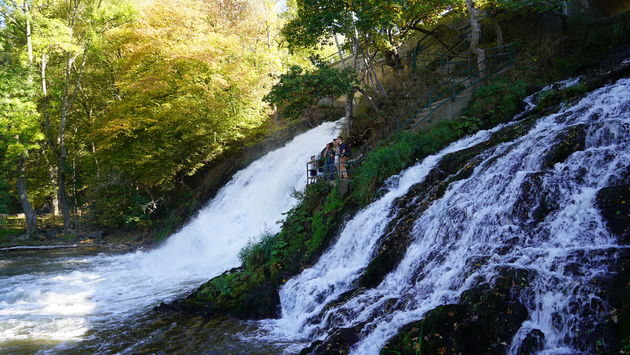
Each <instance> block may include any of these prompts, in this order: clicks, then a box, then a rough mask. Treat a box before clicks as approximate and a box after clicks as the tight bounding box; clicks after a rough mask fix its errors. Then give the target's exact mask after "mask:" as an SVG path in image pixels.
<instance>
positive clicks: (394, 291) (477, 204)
mask: <svg viewBox="0 0 630 355" xmlns="http://www.w3.org/2000/svg"><path fill="white" fill-rule="evenodd" d="M577 125H584V126H585V127H586V128H585V129H586V144H585V149H584V150H583V151H577V152H574V153H573V154H571V155H570V156H569V157H568V158H567V159H566V160H565V161H564V162H560V163H556V164H555V165H554V166H553V167H551V168H545V167H543V159H544V157H545V156H546V155H547V153H548V152H549V151H550V150H551V148H552V147H553V146H554V145H555V144H556V143H557V140H558V136H559V135H560V134H562V132H565V131H566V130H567V129H569V128H572V127H576V126H577ZM455 145H457V143H456V144H455ZM462 147H463V146H462ZM480 158H482V161H481V162H480V163H479V164H477V166H476V168H475V169H474V172H473V173H472V175H471V176H470V177H468V178H466V179H463V180H460V181H457V182H454V183H452V184H451V185H450V186H449V188H448V189H447V191H446V192H445V194H444V196H443V197H441V198H440V199H438V200H436V201H434V202H433V203H432V205H431V206H430V207H429V208H428V209H427V210H426V211H425V212H424V213H422V214H421V215H420V217H419V218H418V219H417V220H416V222H415V224H414V228H413V231H412V241H411V244H410V246H409V248H408V249H407V251H406V254H405V256H404V258H403V259H402V260H401V262H400V264H399V265H398V267H397V268H396V269H395V270H394V271H392V272H391V273H390V274H388V275H387V276H386V277H385V279H384V280H383V281H382V283H381V284H380V285H378V286H377V287H375V288H373V289H368V290H365V291H363V292H359V293H358V294H356V295H354V296H352V297H350V298H349V299H347V300H344V301H343V302H340V304H329V307H328V308H325V307H324V306H325V304H326V303H328V302H330V301H331V300H334V299H335V298H336V296H338V295H339V294H341V293H342V292H343V291H345V290H348V289H350V287H351V285H350V283H351V282H352V280H353V279H356V278H357V273H358V272H360V268H361V267H363V266H365V265H367V262H368V261H367V259H368V258H369V257H370V256H371V255H372V254H373V253H374V250H373V249H374V245H375V242H373V241H366V240H350V241H348V240H347V238H345V237H344V235H346V236H350V237H353V238H354V239H357V238H365V239H367V238H373V239H374V238H378V237H380V234H382V231H383V227H382V225H383V224H386V223H387V222H388V221H389V220H390V219H391V216H390V214H391V213H396V211H395V210H392V208H393V207H392V204H391V203H383V202H382V201H383V199H381V200H379V201H377V202H375V203H374V204H373V205H371V206H369V207H368V208H366V210H364V211H363V212H361V213H359V214H358V215H357V217H356V218H359V219H364V220H363V221H362V222H361V221H360V220H359V221H355V220H352V221H350V222H349V223H348V224H347V226H346V229H345V230H344V232H343V234H342V236H341V237H340V239H339V241H338V242H337V243H336V244H335V245H333V246H332V247H331V249H330V250H328V251H327V252H326V253H325V254H324V255H323V256H322V258H321V260H320V262H319V263H318V264H317V265H316V266H315V267H313V268H311V269H308V270H306V271H304V272H303V273H302V274H301V275H299V276H297V277H296V278H294V279H292V280H290V281H289V282H287V284H286V285H285V286H284V287H283V289H282V291H281V297H282V305H283V313H282V315H283V318H282V319H280V320H278V321H275V322H274V321H265V325H266V326H267V327H271V328H272V329H271V330H269V331H270V332H271V334H272V339H277V334H283V335H284V336H286V337H290V338H291V337H292V338H294V339H302V341H304V342H311V341H313V340H316V339H323V338H325V337H326V336H327V335H328V334H330V331H331V330H332V329H335V328H347V327H352V326H357V325H359V326H360V327H361V340H360V341H359V342H358V343H357V344H355V345H354V346H353V347H352V349H351V350H352V352H353V353H356V354H376V353H378V352H379V351H380V349H381V347H382V346H383V345H384V344H385V342H386V341H387V339H389V338H390V337H392V336H393V335H395V334H396V332H397V331H398V329H400V328H401V327H402V326H404V325H405V324H408V323H409V322H412V321H416V320H419V319H421V318H422V316H423V315H424V314H425V313H426V312H427V311H429V310H431V309H433V308H435V307H436V306H438V305H443V304H448V303H456V302H457V300H458V298H459V296H460V295H461V294H462V292H463V291H465V290H467V289H470V288H471V287H473V286H475V285H476V284H478V283H479V282H480V280H485V281H486V282H491V280H492V279H493V278H494V277H496V275H497V272H498V271H497V270H498V269H499V268H502V267H513V268H521V269H526V270H529V271H530V272H531V275H532V281H531V283H530V287H529V288H527V291H526V292H523V293H522V294H521V295H520V298H521V302H522V303H523V304H524V305H525V306H526V307H527V308H528V310H529V316H530V318H529V319H528V320H527V321H525V322H524V323H523V325H522V327H521V329H520V330H519V331H518V333H517V334H516V336H515V337H514V340H513V342H512V344H511V348H510V352H511V353H516V352H517V350H518V348H519V345H520V343H521V342H522V340H523V338H524V336H525V335H526V334H527V333H528V332H529V331H530V330H531V329H538V330H540V331H542V333H543V334H544V335H545V338H544V341H545V343H544V350H543V352H544V353H548V354H559V353H575V352H580V351H584V349H580V346H581V345H580V344H579V338H580V336H581V334H582V333H581V332H580V331H579V329H588V326H587V324H588V323H590V322H598V321H601V319H600V318H597V316H595V317H594V318H593V317H591V318H588V319H586V318H585V317H584V316H582V315H581V314H582V313H581V312H575V307H576V306H577V307H578V308H579V307H582V305H588V304H592V302H600V303H603V302H604V301H603V300H601V299H599V297H598V296H597V294H596V293H595V292H593V291H594V290H596V289H597V286H596V285H595V284H594V282H593V280H594V279H595V278H596V277H598V276H601V275H605V274H607V273H609V267H610V265H611V264H612V263H614V261H615V260H614V259H615V257H616V256H615V255H616V254H615V253H614V252H613V253H606V254H605V255H601V253H602V252H603V251H606V250H613V251H614V250H618V249H619V248H623V246H619V245H617V244H616V240H615V238H614V237H613V236H612V235H611V234H610V232H609V231H608V230H607V228H606V226H605V223H604V222H603V220H602V217H601V215H600V213H599V211H598V209H597V208H596V207H595V205H594V204H595V195H596V192H597V191H598V190H599V189H601V188H602V187H605V186H608V185H611V184H615V183H619V182H620V181H621V180H622V179H623V177H622V174H623V173H624V171H625V170H626V169H627V167H628V166H630V80H629V79H622V80H620V81H618V82H617V83H616V84H614V85H611V86H607V87H604V88H601V89H599V90H596V91H594V92H593V93H591V94H589V95H588V96H587V97H585V98H584V99H582V100H581V101H580V102H579V103H577V104H576V105H574V106H572V107H569V108H564V109H562V110H561V111H560V112H558V113H556V114H552V115H549V116H546V117H543V118H541V119H539V120H538V122H537V123H536V125H535V126H534V127H533V128H532V129H530V131H529V132H528V133H527V134H526V135H524V136H522V137H520V138H517V139H515V140H514V141H512V142H507V143H503V144H499V145H498V146H496V147H494V148H492V149H489V150H488V151H487V152H485V153H484V155H483V156H481V157H480ZM424 164H428V165H432V164H434V163H433V162H431V161H430V160H428V161H427V162H423V163H421V164H420V165H418V166H417V167H414V168H411V169H409V170H408V171H407V172H405V173H404V174H403V175H402V176H403V177H404V176H405V175H408V174H411V173H412V172H413V171H414V169H421V168H420V167H421V166H423V165H424ZM415 177H416V178H417V179H418V180H417V181H419V180H421V179H422V177H423V174H422V173H420V174H418V173H416V174H415ZM407 184H408V183H407V182H405V183H404V184H401V186H402V187H403V188H406V187H407ZM525 185H529V186H534V188H535V189H537V190H536V191H534V192H532V191H529V192H527V191H525V188H524V186H525ZM389 193H390V194H392V193H395V194H398V195H401V193H400V192H396V191H395V190H393V191H390V192H389ZM402 193H404V191H403V192H402ZM525 194H530V195H531V196H529V197H528V198H530V199H533V201H535V203H534V204H533V205H528V206H523V204H524V202H523V198H524V195H525ZM386 196H387V195H386ZM541 196H546V198H547V199H549V200H550V201H552V203H553V205H554V207H553V208H551V211H550V212H549V213H548V214H547V215H546V216H545V217H544V219H543V220H542V221H532V220H531V218H524V217H523V214H522V213H521V212H520V211H522V210H523V209H524V208H525V209H527V208H535V207H536V206H537V205H536V204H539V203H541V201H540V199H541V198H543V197H541ZM384 198H385V197H384ZM372 208H375V209H376V208H379V209H381V211H379V213H373V214H372V215H370V217H371V219H369V225H368V226H369V228H366V223H367V222H366V221H365V217H366V214H369V213H370V212H369V211H370V210H371V209H372ZM356 218H355V219H356ZM376 219H377V220H376ZM364 229H365V231H364ZM372 233H373V234H378V235H376V236H374V235H370V234H372ZM350 239H352V238H350ZM506 246H507V247H508V248H507V251H505V250H506ZM358 247H360V248H362V249H360V250H357V248H358ZM436 256H439V257H436ZM479 257H487V261H486V262H485V264H483V265H481V266H479V267H478V268H477V269H471V267H470V265H469V262H468V261H469V260H471V258H474V259H476V260H479ZM340 258H347V259H351V260H345V261H343V262H340V260H339V259H340ZM576 263H577V265H579V272H575V270H573V269H574V267H575V264H576ZM337 275H340V276H337ZM318 278H323V280H322V279H318ZM384 309H387V311H385V312H384V311H383V310H384ZM320 310H323V316H322V317H317V318H312V317H311V315H313V314H316V313H317V312H319V311H320ZM274 327H275V328H274ZM273 334H275V336H273ZM302 334H306V335H307V337H308V338H306V339H305V338H304V337H301V335H302ZM585 351H588V349H586V350H585Z"/></svg>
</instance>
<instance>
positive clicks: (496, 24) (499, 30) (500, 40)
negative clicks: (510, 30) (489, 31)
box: [492, 18, 504, 47]
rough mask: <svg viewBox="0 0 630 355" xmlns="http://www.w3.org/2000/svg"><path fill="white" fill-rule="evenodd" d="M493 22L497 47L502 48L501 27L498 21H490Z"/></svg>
mask: <svg viewBox="0 0 630 355" xmlns="http://www.w3.org/2000/svg"><path fill="white" fill-rule="evenodd" d="M492 20H493V21H492V22H494V30H495V31H496V33H497V46H499V47H503V45H504V42H503V29H501V25H499V21H497V19H496V18H494V19H492Z"/></svg>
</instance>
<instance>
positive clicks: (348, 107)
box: [345, 91, 354, 137]
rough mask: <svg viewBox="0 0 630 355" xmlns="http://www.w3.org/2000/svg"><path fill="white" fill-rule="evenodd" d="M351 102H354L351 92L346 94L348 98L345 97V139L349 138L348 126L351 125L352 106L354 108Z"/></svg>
mask: <svg viewBox="0 0 630 355" xmlns="http://www.w3.org/2000/svg"><path fill="white" fill-rule="evenodd" d="M353 102H354V91H352V93H351V94H348V96H347V97H346V107H345V111H346V115H345V119H346V130H345V134H346V137H350V126H351V124H352V111H353V106H354V103H353Z"/></svg>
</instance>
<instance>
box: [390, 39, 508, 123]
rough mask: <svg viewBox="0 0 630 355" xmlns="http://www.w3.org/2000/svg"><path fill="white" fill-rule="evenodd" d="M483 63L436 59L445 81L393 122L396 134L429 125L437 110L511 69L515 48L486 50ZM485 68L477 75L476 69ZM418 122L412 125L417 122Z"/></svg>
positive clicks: (459, 58) (467, 59) (468, 58)
mask: <svg viewBox="0 0 630 355" xmlns="http://www.w3.org/2000/svg"><path fill="white" fill-rule="evenodd" d="M484 51H485V52H486V56H485V59H484V60H483V61H482V62H480V63H478V62H477V61H476V58H474V57H472V56H448V57H443V58H436V60H438V61H439V62H440V64H441V65H440V70H443V71H445V72H446V73H447V74H448V75H447V76H448V77H447V78H446V79H445V80H443V81H441V82H439V83H438V84H437V85H436V88H435V89H433V90H431V91H429V93H427V94H426V95H424V96H423V98H422V99H421V100H419V101H418V104H416V105H415V106H414V108H412V109H411V110H409V111H408V112H407V113H406V114H404V115H402V116H401V117H398V118H397V120H396V131H395V132H394V133H396V132H398V131H400V130H405V129H415V128H417V127H418V125H420V124H421V123H422V122H425V121H428V122H431V116H432V115H433V113H435V112H436V111H437V110H438V109H439V108H441V107H442V106H444V105H445V104H447V103H448V102H450V101H451V99H453V98H454V97H455V96H457V95H458V94H459V93H461V92H463V91H464V90H466V89H468V88H470V87H472V86H475V85H476V84H478V83H479V82H481V81H483V80H485V79H487V78H489V77H490V76H493V75H495V74H497V73H499V72H501V71H503V70H505V69H507V68H508V67H510V66H512V64H513V58H514V46H513V45H512V44H508V45H505V46H499V47H492V48H485V49H484ZM480 66H483V67H485V68H484V69H483V72H481V73H480V72H479V67H480ZM422 113H424V114H425V115H424V117H422V118H421V119H419V120H417V117H418V115H420V114H422ZM416 120H417V122H414V121H416Z"/></svg>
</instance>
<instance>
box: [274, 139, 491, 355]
mask: <svg viewBox="0 0 630 355" xmlns="http://www.w3.org/2000/svg"><path fill="white" fill-rule="evenodd" d="M499 128H500V127H497V128H496V129H493V130H492V131H481V132H478V133H477V134H475V135H474V136H471V137H468V138H465V139H462V140H460V141H458V142H456V143H454V144H451V145H449V146H448V147H446V148H444V149H443V150H442V151H440V152H439V153H437V154H435V155H431V156H429V157H427V158H426V159H424V160H423V162H422V163H420V164H417V165H415V166H413V167H411V168H408V169H406V170H405V171H403V172H401V173H400V174H399V175H395V176H393V177H391V178H389V179H388V180H387V181H386V182H385V189H387V192H386V193H385V194H384V195H383V196H382V197H381V198H379V199H378V200H377V201H376V202H374V203H372V204H370V205H369V206H368V207H367V208H365V209H363V210H361V211H360V212H358V213H357V215H356V216H355V217H354V218H353V219H352V220H350V221H349V222H348V223H347V224H346V226H345V227H344V229H343V231H342V232H341V234H340V236H339V239H338V240H337V242H336V244H335V247H334V248H332V249H331V250H330V251H328V252H327V253H325V254H324V255H322V257H321V258H320V260H319V261H318V262H317V263H316V264H315V265H314V266H313V267H311V268H308V269H306V270H304V271H303V272H302V273H301V274H300V275H299V276H297V277H295V278H293V279H291V280H289V281H288V282H287V283H286V284H285V285H284V286H283V287H282V288H281V289H280V298H281V303H282V304H281V306H282V317H281V318H280V319H279V320H268V321H265V322H263V327H264V328H266V329H268V330H271V334H274V337H276V338H277V339H278V340H283V341H287V340H290V339H294V340H299V339H309V338H310V336H311V335H313V334H314V332H315V331H316V328H317V325H316V324H311V323H310V319H312V318H313V317H315V316H316V315H318V314H319V313H320V312H321V310H322V309H323V307H324V306H325V305H326V304H327V303H329V302H330V301H333V300H335V299H336V298H337V297H339V296H340V295H341V294H343V293H344V292H346V291H348V290H350V289H352V285H353V282H354V281H355V280H356V279H357V277H358V276H359V275H360V272H361V271H362V270H363V268H365V267H366V266H367V265H368V263H369V262H370V257H371V253H369V251H371V250H373V249H374V247H375V245H376V243H377V242H378V240H379V239H380V236H381V235H382V234H383V232H384V230H385V227H386V226H387V224H388V223H389V222H390V221H391V219H392V218H393V217H394V215H395V211H393V209H394V208H395V207H394V202H395V200H396V199H397V198H399V197H401V196H403V195H404V194H405V193H406V192H407V191H408V190H409V188H410V187H411V186H412V185H414V184H416V183H418V182H420V181H422V180H423V179H424V178H425V176H426V175H427V174H428V173H429V172H430V171H431V169H433V167H435V165H436V164H437V163H438V161H439V160H440V159H441V158H442V157H444V156H445V155H446V154H449V153H452V152H456V151H458V150H461V149H465V148H467V147H471V146H474V145H476V144H478V143H480V142H483V141H485V140H487V139H488V138H489V137H490V135H491V133H492V132H493V131H496V130H498V129H499ZM313 299H316V300H317V302H313ZM295 350H297V348H296V349H295Z"/></svg>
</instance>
